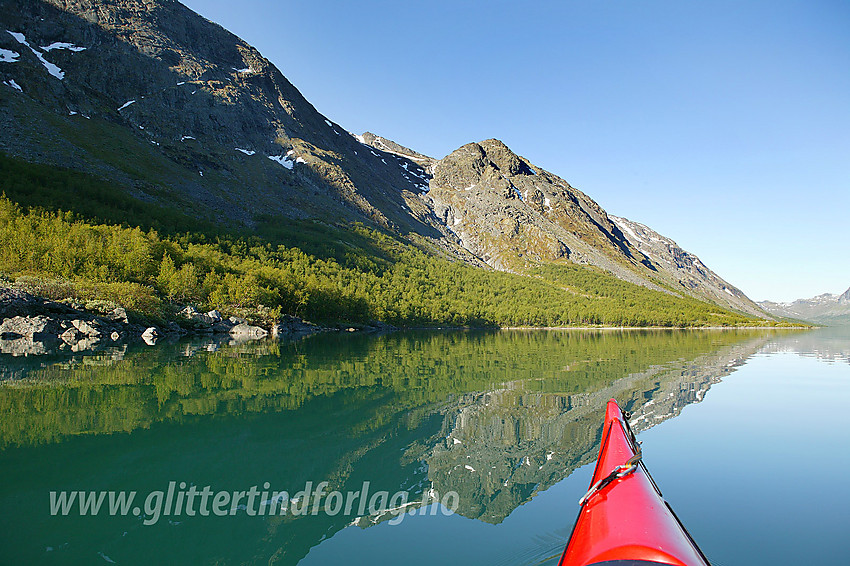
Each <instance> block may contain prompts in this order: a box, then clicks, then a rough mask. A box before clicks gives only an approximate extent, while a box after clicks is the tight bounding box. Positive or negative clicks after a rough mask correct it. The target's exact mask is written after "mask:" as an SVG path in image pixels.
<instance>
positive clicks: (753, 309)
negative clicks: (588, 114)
mask: <svg viewBox="0 0 850 566" xmlns="http://www.w3.org/2000/svg"><path fill="white" fill-rule="evenodd" d="M0 21H2V22H3V29H0V78H2V82H3V83H4V84H3V85H0V87H2V88H0V125H2V134H0V152H2V153H5V154H7V155H9V156H12V157H14V158H18V159H22V160H24V161H26V162H32V163H39V164H46V165H50V166H58V167H65V168H70V169H75V170H78V171H82V172H85V173H86V174H90V175H94V176H96V177H97V178H100V179H103V180H106V181H108V182H109V183H111V184H112V185H114V186H115V187H118V188H120V189H121V190H122V191H123V192H124V193H126V194H127V195H129V196H131V197H132V198H134V199H137V200H138V201H142V202H145V203H154V204H157V205H159V206H162V207H164V208H167V209H169V210H174V211H179V212H181V213H185V214H186V215H188V216H191V217H194V218H199V219H204V220H207V221H210V222H212V223H215V224H218V225H226V226H231V227H237V228H240V229H246V230H253V229H258V228H260V227H265V226H274V227H276V228H278V229H279V228H280V227H281V226H284V227H285V226H291V227H292V228H291V230H290V231H291V232H292V233H294V234H296V236H297V235H298V234H299V233H300V232H299V230H300V227H301V226H302V225H301V224H298V223H299V222H304V221H311V222H319V223H323V224H324V225H340V224H342V225H345V224H350V223H352V222H363V223H365V224H366V225H367V226H372V227H376V228H378V229H380V230H384V231H387V232H388V233H390V234H392V235H393V236H394V237H398V238H401V239H403V240H406V241H407V242H408V243H412V244H413V245H415V246H417V247H419V248H420V249H423V250H425V251H427V252H428V253H430V254H436V255H440V256H446V257H449V258H452V259H454V260H461V261H463V262H466V263H468V264H470V265H473V266H476V267H482V268H488V267H489V268H493V269H496V270H502V271H509V272H516V273H529V272H530V271H531V270H533V268H534V267H535V266H538V265H541V264H570V265H572V264H579V265H590V266H595V267H597V268H600V269H601V270H603V271H606V272H609V273H611V274H613V275H615V276H616V277H618V278H620V279H622V280H624V281H628V282H631V283H634V284H637V285H641V286H643V287H646V288H649V289H653V290H656V291H661V292H663V293H666V294H669V295H671V296H674V297H685V298H696V299H698V300H701V301H708V302H711V303H713V304H717V305H720V306H722V307H724V308H727V309H732V310H735V311H739V312H743V313H746V314H748V315H755V316H759V317H765V316H766V315H765V314H764V313H763V311H761V309H760V308H759V307H758V306H757V305H755V304H754V303H753V302H752V301H750V300H749V299H748V298H747V297H746V296H745V295H744V294H743V293H742V292H741V291H740V290H738V289H736V288H735V287H734V286H732V285H730V284H729V283H727V282H725V281H724V280H723V279H722V278H720V277H719V276H718V275H716V274H714V273H713V272H712V271H711V270H709V269H708V268H707V267H706V266H705V265H703V264H702V262H700V261H699V259H698V258H696V256H693V255H692V254H690V253H688V252H686V251H684V250H681V249H680V248H679V247H678V246H676V244H675V243H674V242H673V241H672V240H669V239H667V238H664V237H663V236H660V235H658V234H657V233H655V232H653V231H652V230H650V229H649V228H646V227H645V226H643V225H640V224H636V223H633V222H630V221H628V220H626V219H623V218H617V217H614V216H609V215H608V214H607V213H606V212H605V210H603V209H602V207H600V206H599V205H598V204H597V203H596V202H595V201H593V199H591V198H590V197H589V196H587V195H586V194H584V193H583V192H581V191H579V190H577V189H575V188H573V187H572V186H570V185H569V183H567V182H566V181H564V180H563V179H561V178H560V177H558V176H556V175H554V174H552V173H550V172H548V171H545V170H543V169H542V168H541V167H538V166H536V165H534V164H533V163H531V162H530V161H529V160H527V159H525V158H523V157H520V156H518V155H517V154H515V153H514V152H513V151H511V150H510V149H509V148H508V147H507V146H506V145H505V144H504V143H502V142H501V141H499V140H496V139H490V140H485V141H482V142H480V143H470V144H467V145H464V146H463V147H461V148H459V149H457V150H455V151H454V152H452V153H451V154H449V155H448V156H446V157H444V158H443V159H439V160H438V159H434V158H432V157H429V156H426V155H423V154H421V153H419V152H416V151H414V150H411V149H409V148H406V147H404V146H402V145H400V144H398V143H396V142H394V141H391V140H388V139H386V138H383V137H381V136H378V135H375V134H372V133H370V132H366V133H364V134H362V135H359V136H355V135H352V134H350V133H349V132H346V131H345V130H344V129H343V128H341V127H340V126H339V125H337V124H335V123H334V122H333V121H332V120H330V119H329V118H327V117H326V116H324V115H322V114H321V113H320V112H319V111H318V110H316V109H315V108H314V107H313V106H312V105H311V104H310V103H309V102H308V101H307V100H306V99H305V98H304V97H303V96H302V95H301V93H300V92H299V91H298V90H297V89H296V88H295V87H294V86H293V85H292V84H291V83H290V82H289V81H288V80H287V79H286V77H285V76H284V75H283V73H281V71H280V70H278V69H277V68H276V67H275V66H274V65H272V64H271V63H270V62H269V61H268V60H267V59H265V58H264V57H263V56H262V55H261V54H260V53H259V52H258V51H257V50H256V49H254V48H253V47H251V46H250V45H248V44H247V43H245V42H244V41H242V40H241V39H239V38H238V37H236V36H234V35H233V34H231V33H229V32H228V31H226V30H225V29H223V28H222V27H220V26H218V25H217V24H214V23H212V22H210V21H208V20H206V19H204V18H203V17H201V16H199V15H198V14H196V13H194V12H192V11H191V10H189V9H188V8H186V7H185V6H183V5H182V4H180V3H179V2H176V1H174V0H102V1H99V2H96V3H92V2H89V1H87V0H6V1H4V2H3V3H2V4H0ZM284 64H285V62H284ZM78 204H79V203H75V202H74V201H73V199H68V201H67V202H66V206H67V207H70V208H71V209H72V210H73V209H74V206H76V205H78ZM333 238H334V239H335V241H340V240H339V238H337V237H336V236H334V237H333ZM346 245H347V244H346Z"/></svg>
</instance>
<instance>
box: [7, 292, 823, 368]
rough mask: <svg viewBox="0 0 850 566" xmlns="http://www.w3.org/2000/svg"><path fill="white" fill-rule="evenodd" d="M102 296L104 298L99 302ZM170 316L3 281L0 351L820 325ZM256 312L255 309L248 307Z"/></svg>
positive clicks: (191, 312)
mask: <svg viewBox="0 0 850 566" xmlns="http://www.w3.org/2000/svg"><path fill="white" fill-rule="evenodd" d="M101 303H102V304H101ZM173 316H174V317H175V318H174V320H171V321H167V322H166V321H162V320H160V321H157V322H152V321H150V320H147V321H144V320H142V321H138V320H131V317H130V316H129V315H128V313H127V311H126V310H125V309H124V308H122V307H120V306H118V305H116V304H111V303H106V302H104V301H99V302H92V303H91V304H86V305H85V306H83V305H79V304H76V303H75V302H73V301H72V302H67V301H65V302H58V301H53V300H50V299H46V298H44V297H40V296H36V295H32V294H30V293H28V292H26V291H23V290H21V289H17V288H13V287H8V286H0V353H2V354H8V355H12V356H38V355H44V354H52V353H59V352H62V351H66V352H69V353H77V352H85V351H97V350H100V349H102V348H104V347H108V346H114V345H119V344H123V343H139V342H142V343H145V344H147V345H149V346H154V345H156V343H157V341H160V340H162V341H169V342H170V341H173V340H175V339H177V340H179V339H181V338H184V337H204V336H209V337H213V336H215V337H218V338H221V339H223V340H227V339H230V340H233V341H236V342H248V341H254V340H262V339H276V340H287V341H290V340H300V339H302V338H306V337H308V336H312V335H315V334H323V333H328V332H345V333H352V334H363V333H369V334H386V333H392V332H401V331H417V330H419V331H421V330H427V331H459V330H465V331H471V330H478V331H482V330H520V331H534V330H547V331H553V330H558V331H598V332H606V331H608V332H610V331H626V330H628V331H646V330H652V331H657V330H778V329H786V330H811V329H814V328H818V327H816V326H802V325H794V326H777V325H758V326H754V325H746V326H604V325H597V326H587V325H585V326H502V327H499V326H402V327H396V326H393V325H390V324H386V323H382V322H370V323H367V324H361V323H344V322H334V323H326V325H319V324H314V323H312V322H309V321H305V320H303V319H301V318H299V317H296V316H292V315H282V316H280V317H279V318H277V319H276V320H275V321H274V322H271V321H264V322H258V323H256V324H255V323H253V322H250V321H249V320H248V319H246V318H244V317H238V316H230V317H225V316H224V315H222V314H221V313H219V312H218V311H216V310H212V311H209V312H207V313H202V312H200V311H198V310H197V309H196V308H195V307H193V306H191V305H190V306H186V307H184V308H183V309H182V310H181V311H179V312H177V313H174V315H173ZM249 316H250V315H249Z"/></svg>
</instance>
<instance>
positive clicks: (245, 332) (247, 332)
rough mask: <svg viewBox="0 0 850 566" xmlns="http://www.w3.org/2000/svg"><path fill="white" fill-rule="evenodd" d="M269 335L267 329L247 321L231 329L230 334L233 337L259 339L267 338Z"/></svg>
mask: <svg viewBox="0 0 850 566" xmlns="http://www.w3.org/2000/svg"><path fill="white" fill-rule="evenodd" d="M267 335H268V332H267V331H266V330H265V329H263V328H260V327H259V326H251V325H250V324H246V323H240V324H237V325H235V326H234V327H233V328H231V329H230V336H232V337H233V338H242V339H248V340H257V339H259V338H265V337H266V336H267Z"/></svg>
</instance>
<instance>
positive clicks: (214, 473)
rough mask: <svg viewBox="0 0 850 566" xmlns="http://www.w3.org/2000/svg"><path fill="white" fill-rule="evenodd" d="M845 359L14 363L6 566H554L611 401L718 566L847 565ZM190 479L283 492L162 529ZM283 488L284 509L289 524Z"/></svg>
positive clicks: (225, 355) (706, 337)
mask: <svg viewBox="0 0 850 566" xmlns="http://www.w3.org/2000/svg"><path fill="white" fill-rule="evenodd" d="M848 360H850V335H848V334H847V333H846V332H841V331H836V330H830V329H824V330H816V331H810V332H787V331H786V332H770V331H666V332H664V331H623V332H618V331H603V332H581V331H573V332H566V331H527V332H526V331H501V332H497V331H492V332H491V331H486V332H485V331H481V332H408V333H397V334H391V335H387V336H351V335H346V336H339V335H325V336H318V337H314V338H312V339H309V340H306V341H303V342H300V343H295V344H277V343H273V342H264V343H260V344H255V345H214V344H204V343H195V344H191V343H178V344H173V345H161V346H157V347H155V348H150V349H148V348H136V349H129V350H126V351H125V350H116V351H108V352H103V353H100V354H98V355H95V356H85V357H83V356H80V357H76V358H66V359H51V360H49V361H47V362H45V361H41V360H33V359H29V360H21V359H10V358H4V359H0V364H2V366H0V367H2V368H3V369H4V375H6V376H7V377H14V379H6V380H5V381H3V382H0V414H2V415H3V420H2V422H0V477H2V478H3V482H2V484H0V505H2V508H3V509H4V513H3V514H2V516H0V517H1V518H0V533H2V534H0V562H2V563H9V564H25V563H27V564H41V563H44V564H99V563H100V564H109V563H117V564H152V563H161V564H188V563H197V564H301V565H322V564H337V563H340V562H344V563H347V564H370V565H375V564H397V563H405V564H434V563H448V564H496V565H502V564H504V565H507V564H520V565H531V564H552V563H556V562H557V557H558V556H559V555H560V552H561V550H562V549H563V545H564V543H565V540H566V537H567V536H568V534H569V532H570V529H571V527H572V523H573V521H574V519H575V517H576V513H577V512H578V505H577V500H578V498H579V497H580V496H581V495H582V494H583V493H584V491H585V490H586V489H587V484H588V483H589V479H590V473H591V471H592V463H593V460H594V458H595V452H596V450H597V447H598V444H597V443H598V439H599V428H600V424H601V417H602V411H603V409H604V404H605V401H606V400H607V399H608V398H610V397H614V398H616V399H617V400H618V401H619V402H620V403H621V405H624V406H625V407H626V408H627V409H629V410H631V411H632V412H633V414H634V416H633V418H632V421H633V423H634V425H633V426H634V428H635V429H636V431H638V435H639V438H640V439H641V440H642V441H643V442H644V444H643V449H644V461H645V462H646V464H647V466H648V467H649V469H650V471H651V472H652V473H653V476H654V477H655V479H656V481H657V482H658V483H659V485H660V487H661V489H662V491H663V492H664V495H665V496H666V498H667V499H668V501H670V503H671V504H672V505H673V507H674V509H675V510H676V512H677V514H678V515H679V516H680V518H681V519H682V521H683V522H684V523H685V524H686V526H687V527H688V528H689V530H690V531H691V533H692V534H693V536H694V538H695V539H696V540H697V542H698V543H699V544H700V546H701V547H702V549H703V551H704V552H705V553H706V555H707V556H708V557H709V558H710V559H711V560H712V562H713V563H714V564H716V565H722V566H727V565H731V564H789V565H790V564H795V565H798V564H800V563H801V562H803V561H805V562H807V563H817V564H830V563H833V564H841V563H845V562H846V543H845V541H844V538H845V537H846V532H847V526H846V525H847V523H848V520H850V511H848V503H850V487H848V483H847V482H846V481H843V474H844V472H845V471H846V470H847V469H850V450H847V448H846V445H847V441H848V440H850V437H848V433H847V431H848V430H850V416H848V414H847V407H848V405H849V404H850V363H848ZM171 482H173V488H172V489H173V491H174V493H176V494H179V493H180V492H182V493H183V494H184V496H185V497H186V498H188V495H186V492H187V491H188V490H189V489H190V488H191V487H192V486H195V487H196V489H197V490H198V491H200V490H201V489H202V488H203V487H205V486H210V490H211V492H216V493H217V492H228V493H229V494H232V492H234V491H246V492H248V491H250V488H251V487H252V486H257V488H256V489H257V491H258V492H262V491H264V485H268V488H267V489H265V490H266V491H268V492H269V493H266V494H263V493H259V494H258V495H257V497H256V500H254V501H250V503H251V505H250V506H249V505H246V504H247V503H249V501H248V499H247V494H246V496H244V497H243V498H242V499H240V502H241V503H242V504H243V505H242V506H241V507H240V506H237V505H236V504H235V503H232V501H231V502H228V506H227V508H226V510H225V512H224V513H223V515H224V516H215V513H209V514H208V516H201V515H200V513H199V512H196V513H194V514H190V513H189V512H188V511H187V510H186V508H185V507H184V508H183V509H182V510H181V512H180V513H177V512H176V507H175V506H172V507H171V511H172V512H171V514H170V515H166V514H165V512H164V510H163V508H162V507H160V509H159V510H158V511H157V509H156V505H154V503H156V501H157V497H156V496H152V495H151V494H155V493H156V492H162V493H163V496H162V499H164V498H165V494H166V493H167V492H168V488H169V484H170V483H171ZM308 482H311V483H312V484H313V486H315V485H317V484H319V483H320V482H328V483H327V487H326V489H325V491H327V492H338V493H339V494H340V495H339V497H340V498H342V499H344V498H345V497H349V498H350V497H351V494H352V493H355V492H361V494H362V491H363V490H364V483H365V482H368V489H369V494H370V496H374V494H376V493H378V492H381V491H385V492H386V493H387V496H388V498H389V497H390V496H395V495H398V494H404V497H405V499H406V501H407V504H406V506H404V507H403V508H401V509H398V507H399V505H398V503H399V502H403V501H402V500H400V499H396V500H395V502H394V503H393V504H392V505H385V506H383V507H381V506H380V505H377V506H376V508H375V509H374V512H370V510H369V509H368V506H365V507H366V508H365V509H361V508H358V507H359V505H358V501H357V500H354V502H353V505H351V507H350V509H349V511H348V512H346V511H345V509H344V508H342V506H341V508H340V509H339V510H338V512H334V509H333V505H330V506H325V505H324V504H325V503H328V497H325V498H324V499H320V500H319V504H318V505H314V506H313V507H312V508H310V509H309V510H308V511H307V512H306V513H305V514H298V512H297V510H298V507H299V503H300V504H301V507H302V510H303V503H304V498H303V497H302V498H301V500H300V502H299V501H295V500H294V499H295V498H296V497H297V492H298V491H300V490H304V488H305V487H306V485H307V483H308ZM181 483H182V485H183V489H181V488H180V486H181ZM63 490H65V491H66V492H68V493H70V492H71V491H83V492H86V493H88V492H89V491H91V492H93V493H94V494H97V493H99V492H101V491H104V492H108V491H112V492H115V493H118V492H120V491H125V492H130V491H135V492H137V495H136V497H137V498H138V499H135V500H134V502H135V503H136V504H137V505H135V506H138V507H140V509H139V511H140V512H139V514H138V515H135V514H134V513H133V512H132V511H133V510H132V509H130V510H129V511H128V512H126V513H125V514H123V515H122V514H121V513H115V514H112V515H111V514H110V513H108V512H107V509H106V505H107V504H104V507H103V508H101V509H100V511H99V513H98V514H97V515H96V516H91V514H90V513H89V514H85V515H83V514H82V513H81V512H80V509H79V506H73V505H72V506H70V507H69V508H68V513H67V514H66V515H64V516H63V515H62V513H61V512H58V513H56V514H51V502H50V493H51V492H56V493H60V492H62V491H63ZM276 490H277V491H283V490H286V491H287V492H288V494H287V495H288V496H289V498H288V499H287V501H288V503H287V505H288V508H287V511H286V512H285V513H283V514H281V513H280V512H279V509H278V508H275V511H276V513H275V515H274V516H269V514H268V511H269V509H271V505H270V504H271V503H272V502H271V500H272V499H273V497H272V493H273V492H274V491H276ZM449 494H453V495H449ZM54 497H55V496H54ZM176 497H183V496H179V495H175V498H176ZM232 498H233V497H232V496H231V499H232ZM282 500H283V499H279V500H278V501H282ZM147 501H150V502H151V503H152V505H151V508H150V511H151V512H147V511H148V509H145V507H146V506H145V505H144V504H143V503H145V502H147ZM261 501H265V502H266V503H267V505H265V506H264V505H261V504H260V502H261ZM373 501H377V503H380V502H381V500H380V499H378V500H375V499H374V498H373ZM231 504H232V505H231ZM199 507H200V503H198V502H197V501H196V505H195V508H196V510H198V511H199V509H198V508H199ZM231 507H232V510H233V514H231V513H230V509H231ZM249 507H250V510H251V511H256V512H257V513H256V515H253V516H252V515H249ZM388 508H389V510H388ZM449 508H452V509H453V510H454V513H451V509H449ZM261 510H262V511H261ZM313 510H315V511H317V512H316V514H312V511H313ZM404 511H407V513H405V512H404ZM842 535H844V536H842Z"/></svg>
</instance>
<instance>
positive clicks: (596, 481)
mask: <svg viewBox="0 0 850 566" xmlns="http://www.w3.org/2000/svg"><path fill="white" fill-rule="evenodd" d="M579 505H580V506H581V509H580V511H579V515H578V519H576V523H575V526H574V527H573V532H572V534H571V535H570V539H569V541H568V542H567V546H566V548H565V549H564V554H563V555H562V556H561V561H560V562H559V566H590V565H592V564H594V565H599V566H603V565H604V566H650V565H655V566H658V565H661V564H666V565H675V566H710V565H709V562H708V560H707V559H706V558H705V555H703V553H702V551H700V549H699V547H698V546H697V545H696V543H695V542H694V540H693V539H692V538H691V536H690V535H689V534H688V531H687V530H685V527H684V526H683V525H682V523H681V522H680V521H679V519H678V517H676V514H675V513H673V509H672V508H671V507H670V505H669V504H668V503H667V502H666V501H664V498H663V497H662V496H661V491H659V489H658V486H656V485H655V482H654V481H653V479H652V477H651V476H650V475H649V471H647V469H646V466H645V465H644V464H643V461H642V459H641V451H640V445H639V443H638V442H637V439H635V435H634V433H632V430H631V428H630V427H629V423H628V414H624V412H623V411H622V410H621V409H620V406H619V405H617V402H616V401H615V400H614V399H611V400H610V401H608V407H607V409H606V412H605V423H604V426H603V429H602V445H601V446H600V447H599V457H598V458H597V460H596V469H595V470H594V471H593V479H592V480H591V482H590V489H589V490H588V492H587V493H586V494H585V496H584V497H582V498H581V500H580V501H579Z"/></svg>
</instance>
